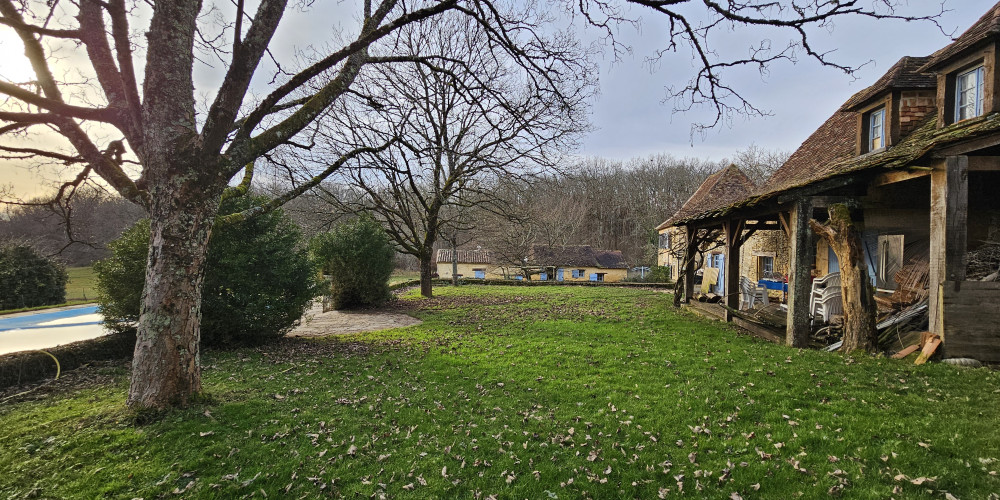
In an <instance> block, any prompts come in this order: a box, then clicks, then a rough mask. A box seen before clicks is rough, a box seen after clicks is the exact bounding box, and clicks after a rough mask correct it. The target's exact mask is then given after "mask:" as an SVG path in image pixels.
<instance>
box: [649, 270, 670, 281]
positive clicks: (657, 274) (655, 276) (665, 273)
mask: <svg viewBox="0 0 1000 500" xmlns="http://www.w3.org/2000/svg"><path fill="white" fill-rule="evenodd" d="M671 281H673V280H671V279H670V266H653V267H652V268H650V270H649V274H647V275H646V282H647V283H670V282H671Z"/></svg>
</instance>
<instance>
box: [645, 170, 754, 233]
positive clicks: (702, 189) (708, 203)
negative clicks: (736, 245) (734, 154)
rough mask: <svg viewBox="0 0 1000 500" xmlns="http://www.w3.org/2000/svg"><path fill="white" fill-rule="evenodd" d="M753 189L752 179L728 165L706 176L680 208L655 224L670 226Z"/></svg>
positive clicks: (739, 196)
mask: <svg viewBox="0 0 1000 500" xmlns="http://www.w3.org/2000/svg"><path fill="white" fill-rule="evenodd" d="M753 190H754V184H753V181H751V180H750V178H749V177H747V175H746V174H744V173H743V171H742V170H740V169H739V168H738V167H737V166H736V165H729V166H728V167H726V168H724V169H722V170H720V171H718V172H716V173H714V174H712V175H710V176H708V178H707V179H705V182H702V183H701V186H698V189H697V190H696V191H695V192H694V194H692V195H691V197H690V198H688V200H687V201H686V202H684V205H683V206H681V208H680V210H678V211H677V212H676V213H674V215H672V216H671V217H670V218H669V219H667V220H666V221H664V222H663V223H662V224H660V225H659V226H657V229H658V230H659V229H663V228H665V227H668V226H672V225H673V224H674V222H677V221H679V220H681V219H686V218H688V217H691V216H692V215H696V214H699V213H702V212H705V211H708V210H712V209H715V208H719V207H724V206H726V205H729V204H731V203H733V202H735V201H738V200H741V199H743V198H746V197H747V196H748V195H749V194H750V193H752V192H753Z"/></svg>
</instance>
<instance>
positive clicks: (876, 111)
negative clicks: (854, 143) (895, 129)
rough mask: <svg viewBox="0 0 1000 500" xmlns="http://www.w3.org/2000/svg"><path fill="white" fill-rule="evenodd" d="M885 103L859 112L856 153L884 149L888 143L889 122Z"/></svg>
mask: <svg viewBox="0 0 1000 500" xmlns="http://www.w3.org/2000/svg"><path fill="white" fill-rule="evenodd" d="M885 110H886V106H885V104H882V105H879V106H877V107H875V106H873V107H871V108H869V110H868V111H863V112H862V113H861V120H860V123H859V124H860V129H861V130H860V133H859V134H858V154H865V153H871V152H872V151H879V150H881V149H885V147H886V146H887V145H888V143H889V136H888V133H889V123H888V121H887V120H888V118H889V117H888V116H886V112H885Z"/></svg>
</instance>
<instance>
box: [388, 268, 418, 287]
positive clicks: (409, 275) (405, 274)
mask: <svg viewBox="0 0 1000 500" xmlns="http://www.w3.org/2000/svg"><path fill="white" fill-rule="evenodd" d="M418 279H420V271H403V270H402V269H396V270H394V271H393V272H392V276H390V277H389V286H392V285H395V284H397V283H402V282H404V281H412V280H418Z"/></svg>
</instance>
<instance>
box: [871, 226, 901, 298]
mask: <svg viewBox="0 0 1000 500" xmlns="http://www.w3.org/2000/svg"><path fill="white" fill-rule="evenodd" d="M902 265H903V235H901V234H880V235H879V237H878V272H877V273H876V280H875V286H876V287H878V288H881V289H884V290H895V289H896V273H897V272H898V271H899V268H900V267H901V266H902Z"/></svg>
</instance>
